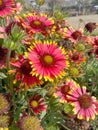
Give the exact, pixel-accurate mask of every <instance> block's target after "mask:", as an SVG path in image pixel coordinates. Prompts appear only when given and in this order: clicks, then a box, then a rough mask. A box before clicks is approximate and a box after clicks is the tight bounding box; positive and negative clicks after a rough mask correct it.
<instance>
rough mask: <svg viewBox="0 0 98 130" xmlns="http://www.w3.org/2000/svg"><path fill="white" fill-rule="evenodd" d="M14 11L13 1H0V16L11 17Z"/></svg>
mask: <svg viewBox="0 0 98 130" xmlns="http://www.w3.org/2000/svg"><path fill="white" fill-rule="evenodd" d="M14 11H15V3H14V1H13V0H0V16H1V17H4V16H6V15H11V14H12V13H14Z"/></svg>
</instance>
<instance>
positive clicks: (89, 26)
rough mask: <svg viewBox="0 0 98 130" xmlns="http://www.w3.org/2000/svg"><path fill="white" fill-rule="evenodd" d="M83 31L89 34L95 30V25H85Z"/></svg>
mask: <svg viewBox="0 0 98 130" xmlns="http://www.w3.org/2000/svg"><path fill="white" fill-rule="evenodd" d="M85 29H86V31H89V32H90V33H91V32H92V31H93V30H94V29H96V23H87V24H86V25H85Z"/></svg>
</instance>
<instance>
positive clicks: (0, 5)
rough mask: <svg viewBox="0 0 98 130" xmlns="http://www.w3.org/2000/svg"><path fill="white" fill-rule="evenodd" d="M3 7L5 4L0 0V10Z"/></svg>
mask: <svg viewBox="0 0 98 130" xmlns="http://www.w3.org/2000/svg"><path fill="white" fill-rule="evenodd" d="M4 7H5V4H4V2H3V0H0V10H2V9H3V8H4Z"/></svg>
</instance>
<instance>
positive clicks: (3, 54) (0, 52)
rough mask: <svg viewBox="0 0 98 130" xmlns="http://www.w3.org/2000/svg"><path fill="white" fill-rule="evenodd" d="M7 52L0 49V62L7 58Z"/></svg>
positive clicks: (4, 49)
mask: <svg viewBox="0 0 98 130" xmlns="http://www.w3.org/2000/svg"><path fill="white" fill-rule="evenodd" d="M7 53H8V50H7V49H6V48H2V47H0V60H4V59H5V58H6V56H7Z"/></svg>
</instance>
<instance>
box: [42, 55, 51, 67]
mask: <svg viewBox="0 0 98 130" xmlns="http://www.w3.org/2000/svg"><path fill="white" fill-rule="evenodd" d="M44 62H45V63H47V64H48V65H50V64H52V63H53V57H52V56H50V55H45V56H44Z"/></svg>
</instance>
